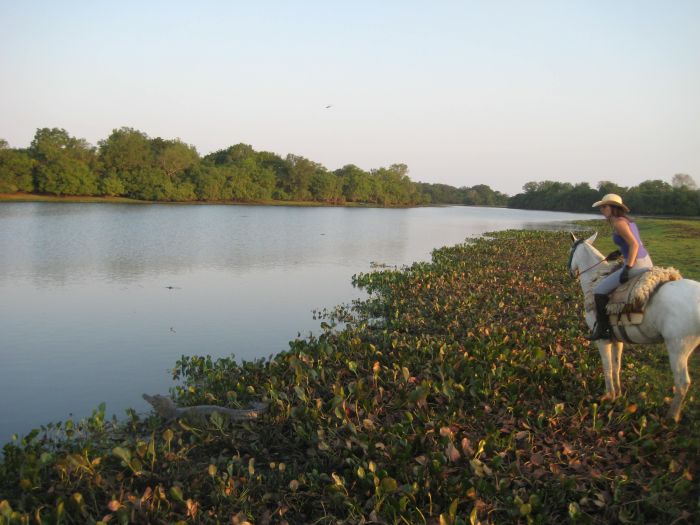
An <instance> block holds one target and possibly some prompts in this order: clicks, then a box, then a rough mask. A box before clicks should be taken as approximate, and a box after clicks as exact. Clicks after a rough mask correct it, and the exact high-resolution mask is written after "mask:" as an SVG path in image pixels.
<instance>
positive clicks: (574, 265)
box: [567, 232, 603, 279]
mask: <svg viewBox="0 0 700 525" xmlns="http://www.w3.org/2000/svg"><path fill="white" fill-rule="evenodd" d="M569 234H570V235H571V249H570V250H569V262H568V263H567V267H568V269H569V275H571V277H573V278H574V279H575V278H578V276H579V275H581V274H582V273H583V272H585V271H587V270H588V269H590V265H591V264H592V263H591V261H592V260H593V259H595V260H596V262H599V261H601V260H602V258H603V256H602V254H601V253H600V252H599V251H598V250H596V249H595V248H594V247H593V243H594V242H595V240H596V238H597V237H598V232H595V233H594V234H593V235H591V236H590V237H589V238H588V239H577V238H576V236H575V235H574V234H573V233H569ZM581 245H584V248H585V247H587V248H588V249H584V250H579V249H578V248H579V247H580V246H581Z"/></svg>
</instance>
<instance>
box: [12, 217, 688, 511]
mask: <svg viewBox="0 0 700 525" xmlns="http://www.w3.org/2000/svg"><path fill="white" fill-rule="evenodd" d="M568 248H569V243H568V241H567V237H566V234H564V233H557V232H523V231H508V232H501V233H497V234H493V235H492V236H490V237H489V238H483V239H475V240H472V241H470V242H469V243H468V244H464V245H459V246H455V247H449V248H443V249H440V250H436V251H435V252H434V254H433V261H432V262H431V263H417V264H414V265H413V266H411V267H409V268H404V269H400V270H380V271H374V272H372V273H367V274H361V275H357V276H355V277H354V278H353V282H354V283H355V285H357V286H359V287H362V288H364V289H365V290H366V291H368V292H369V297H368V298H367V299H366V300H364V301H359V302H356V303H355V304H354V305H353V307H352V308H351V309H348V308H340V309H336V310H331V311H328V312H322V314H323V315H322V316H321V317H323V318H324V319H326V320H327V322H326V321H324V324H323V333H322V334H321V335H320V336H318V337H315V336H312V337H309V338H308V339H304V340H301V339H299V340H295V341H292V342H290V348H289V350H287V351H285V352H283V353H280V354H278V355H276V356H274V357H272V358H269V359H261V360H259V361H255V362H244V363H242V364H241V363H238V362H237V361H236V360H235V359H234V358H233V357H230V358H223V359H212V358H211V357H208V356H204V357H201V356H193V357H183V358H182V359H180V360H179V361H178V362H177V364H176V367H175V369H174V371H173V376H174V378H175V379H179V380H180V381H179V384H178V386H176V387H174V388H173V389H172V392H171V394H172V395H173V396H174V397H175V398H176V400H177V401H178V403H179V404H181V405H201V404H207V405H222V406H226V407H230V408H242V407H245V406H247V405H248V404H249V403H251V402H254V401H259V402H265V403H267V406H268V408H267V411H266V412H265V413H264V414H261V416H260V417H259V418H257V419H254V420H248V421H243V422H236V421H230V420H229V419H228V418H225V417H222V416H220V415H219V414H217V413H214V414H213V415H211V416H210V417H208V418H207V419H204V420H202V421H199V422H193V421H186V420H178V421H175V422H172V423H169V424H166V423H165V422H164V421H163V420H160V419H158V418H156V417H148V418H145V419H144V418H138V417H136V415H134V414H132V417H131V418H130V419H129V421H126V422H124V423H123V424H121V426H119V427H117V428H113V429H111V430H110V431H107V430H106V429H105V427H104V422H103V420H102V416H100V413H97V414H96V415H95V416H93V419H94V421H92V422H91V423H90V424H86V425H84V427H85V428H86V429H87V433H85V432H82V433H80V434H79V435H75V436H71V435H67V437H66V439H65V440H64V441H61V442H60V443H58V444H56V443H55V442H54V443H51V442H47V441H45V440H44V439H42V438H41V437H40V436H38V435H30V436H27V437H25V438H24V439H21V440H17V441H15V442H13V443H11V444H9V445H6V446H5V449H4V460H3V462H2V463H1V464H0V523H3V524H4V523H99V522H102V523H106V522H110V523H238V524H243V523H246V522H247V523H255V524H268V523H280V524H282V523H289V524H298V523H317V524H330V523H334V524H335V523H371V522H374V523H406V524H414V523H426V524H443V523H444V524H471V525H475V524H479V523H481V524H491V523H523V524H525V523H584V524H585V523H691V522H694V520H697V518H698V516H699V515H700V507H699V504H700V489H699V484H698V481H697V479H698V475H700V473H699V472H698V460H699V458H700V423H699V420H698V417H697V416H698V414H699V412H700V410H699V409H698V402H697V398H696V396H695V395H694V393H693V391H691V393H690V395H689V398H688V404H687V409H686V411H685V413H684V418H683V420H682V421H681V423H680V425H675V424H672V423H668V422H666V421H665V420H664V419H663V415H664V413H665V409H666V407H665V406H664V405H665V402H666V401H665V398H666V397H667V396H668V395H669V394H670V389H671V376H670V373H669V372H668V370H667V368H668V365H667V364H666V363H664V362H663V361H662V360H660V359H658V358H656V357H654V358H650V361H649V362H644V361H643V359H646V358H645V355H644V354H641V351H640V352H637V350H632V351H631V352H630V353H631V354H635V355H632V356H628V358H627V360H626V366H625V369H624V370H623V374H624V375H625V377H624V381H623V384H625V385H627V392H626V393H625V395H624V396H623V397H622V398H620V399H618V400H617V401H614V402H608V401H601V400H600V399H599V396H600V394H602V392H604V386H603V378H602V376H601V372H600V364H599V361H600V359H599V356H598V355H597V351H596V349H595V347H594V346H592V345H590V344H589V343H588V341H586V340H585V339H584V338H583V337H582V334H583V333H584V326H583V321H582V317H581V311H582V309H583V305H582V297H581V295H580V292H579V290H578V288H577V285H576V283H575V282H574V281H572V280H570V278H569V277H568V275H567V272H566V269H565V262H566V255H567V252H568ZM377 319H382V322H377V321H376V320H377ZM653 351H654V348H653V347H652V348H648V347H647V348H645V349H644V352H645V353H652V352H653ZM658 355H660V356H663V355H664V354H663V353H662V352H661V350H660V349H659V350H658ZM655 367H658V368H659V369H661V370H663V371H664V375H662V377H663V378H664V379H663V381H662V382H659V381H656V380H655V378H656V377H657V376H656V372H655ZM695 389H696V387H695V388H694V390H695ZM695 522H697V521H695Z"/></svg>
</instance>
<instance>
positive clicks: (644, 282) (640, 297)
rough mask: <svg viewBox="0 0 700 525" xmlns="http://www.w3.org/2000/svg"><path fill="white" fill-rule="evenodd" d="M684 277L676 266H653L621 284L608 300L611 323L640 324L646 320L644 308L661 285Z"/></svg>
mask: <svg viewBox="0 0 700 525" xmlns="http://www.w3.org/2000/svg"><path fill="white" fill-rule="evenodd" d="M682 278H683V277H682V276H681V274H680V272H679V271H678V270H676V269H675V268H671V267H668V268H664V267H661V266H653V267H652V268H651V269H650V270H649V271H647V272H644V273H643V274H640V275H637V276H636V277H632V278H631V279H630V280H629V281H627V282H626V283H624V284H621V285H620V286H618V287H617V288H615V290H614V291H613V292H612V293H611V294H610V300H609V301H608V306H607V309H608V314H609V315H610V324H611V325H612V326H628V325H636V324H640V323H641V322H642V321H643V320H644V308H645V307H646V305H647V303H648V302H649V299H651V297H652V296H653V295H654V293H655V292H656V290H657V289H658V288H659V286H661V285H662V284H664V283H667V282H669V281H678V280H680V279H682Z"/></svg>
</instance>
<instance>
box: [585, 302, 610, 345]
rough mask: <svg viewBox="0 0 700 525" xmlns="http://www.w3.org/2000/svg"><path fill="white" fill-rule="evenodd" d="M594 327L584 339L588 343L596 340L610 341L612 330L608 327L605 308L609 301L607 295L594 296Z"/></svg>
mask: <svg viewBox="0 0 700 525" xmlns="http://www.w3.org/2000/svg"><path fill="white" fill-rule="evenodd" d="M593 298H594V299H595V318H596V321H595V326H594V327H593V333H592V334H591V335H589V336H587V337H586V339H588V340H589V341H597V340H598V339H610V338H611V336H612V333H611V331H612V329H611V327H610V318H609V317H608V312H607V310H606V306H607V305H608V300H609V299H610V298H609V297H608V295H607V294H595V295H594V296H593Z"/></svg>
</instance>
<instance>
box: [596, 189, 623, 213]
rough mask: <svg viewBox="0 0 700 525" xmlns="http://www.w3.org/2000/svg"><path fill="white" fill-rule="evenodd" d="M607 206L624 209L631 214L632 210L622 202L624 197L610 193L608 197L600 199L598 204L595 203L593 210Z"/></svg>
mask: <svg viewBox="0 0 700 525" xmlns="http://www.w3.org/2000/svg"><path fill="white" fill-rule="evenodd" d="M606 204H609V205H610V206H617V207H618V208H622V209H623V210H625V212H627V213H629V211H630V209H629V208H628V207H627V206H625V203H624V202H622V197H620V196H619V195H617V194H615V193H608V194H607V195H606V196H604V197H603V198H602V199H600V200H599V201H598V202H594V203H593V206H591V207H592V208H597V207H598V206H604V205H606Z"/></svg>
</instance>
